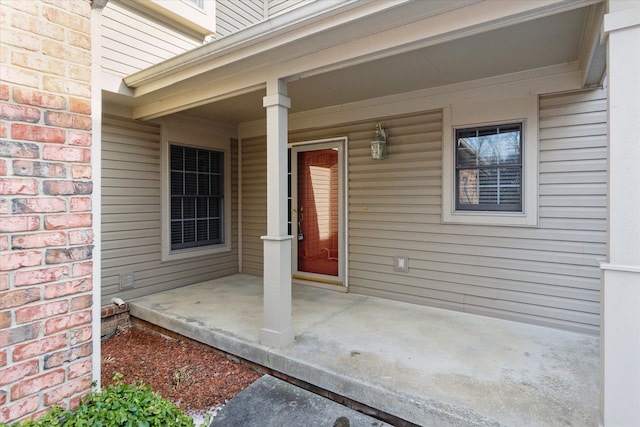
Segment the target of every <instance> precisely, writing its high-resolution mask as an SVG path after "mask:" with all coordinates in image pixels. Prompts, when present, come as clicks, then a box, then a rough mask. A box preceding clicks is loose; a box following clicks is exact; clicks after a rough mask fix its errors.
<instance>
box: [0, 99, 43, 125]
mask: <svg viewBox="0 0 640 427" xmlns="http://www.w3.org/2000/svg"><path fill="white" fill-rule="evenodd" d="M0 119H6V120H12V121H20V122H29V123H37V122H39V121H40V110H39V109H37V108H33V107H25V106H22V105H15V104H7V103H4V102H2V103H0Z"/></svg>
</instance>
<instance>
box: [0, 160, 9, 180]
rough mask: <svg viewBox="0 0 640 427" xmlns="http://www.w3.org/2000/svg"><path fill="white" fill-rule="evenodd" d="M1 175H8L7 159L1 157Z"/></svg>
mask: <svg viewBox="0 0 640 427" xmlns="http://www.w3.org/2000/svg"><path fill="white" fill-rule="evenodd" d="M0 176H7V161H6V160H4V159H0Z"/></svg>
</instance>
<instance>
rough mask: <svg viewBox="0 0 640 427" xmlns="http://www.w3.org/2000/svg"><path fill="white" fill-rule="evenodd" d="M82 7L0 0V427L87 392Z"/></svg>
mask: <svg viewBox="0 0 640 427" xmlns="http://www.w3.org/2000/svg"><path fill="white" fill-rule="evenodd" d="M90 20H91V2H90V0H29V1H25V0H16V1H11V0H0V26H1V31H2V33H1V34H0V423H1V422H11V421H16V420H23V419H26V418H30V417H34V416H38V415H40V414H42V413H43V411H45V410H46V408H47V407H48V406H50V405H53V404H62V405H64V406H68V407H73V406H75V405H77V404H78V402H79V399H80V398H81V397H82V396H83V395H85V394H86V393H88V392H89V391H90V389H91V382H92V377H91V371H92V358H91V356H92V329H91V328H92V326H91V325H92V323H91V307H92V287H93V282H92V250H93V245H92V243H93V231H92V223H93V220H94V219H93V217H92V213H91V206H92V196H91V194H92V181H91V163H90V162H91V140H92V135H91V85H90V77H91V34H90V28H91V25H90Z"/></svg>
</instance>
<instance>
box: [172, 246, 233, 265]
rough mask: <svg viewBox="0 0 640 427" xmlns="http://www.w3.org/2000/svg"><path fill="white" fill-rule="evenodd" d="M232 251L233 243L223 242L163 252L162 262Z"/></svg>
mask: <svg viewBox="0 0 640 427" xmlns="http://www.w3.org/2000/svg"><path fill="white" fill-rule="evenodd" d="M228 252H231V245H228V244H221V245H215V246H206V247H199V248H188V249H180V250H176V251H169V252H165V251H163V252H162V258H161V261H162V262H169V261H178V260H182V259H188V258H197V257H203V256H208V255H216V254H221V253H228Z"/></svg>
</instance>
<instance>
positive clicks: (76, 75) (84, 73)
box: [69, 64, 91, 82]
mask: <svg viewBox="0 0 640 427" xmlns="http://www.w3.org/2000/svg"><path fill="white" fill-rule="evenodd" d="M69 77H70V78H72V79H74V80H78V81H81V82H90V81H91V68H90V67H85V66H82V65H75V64H69Z"/></svg>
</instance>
